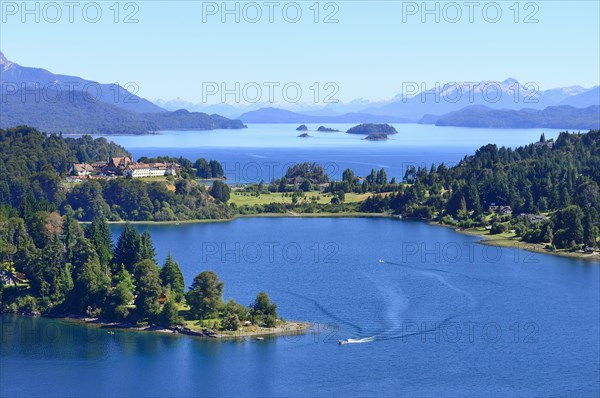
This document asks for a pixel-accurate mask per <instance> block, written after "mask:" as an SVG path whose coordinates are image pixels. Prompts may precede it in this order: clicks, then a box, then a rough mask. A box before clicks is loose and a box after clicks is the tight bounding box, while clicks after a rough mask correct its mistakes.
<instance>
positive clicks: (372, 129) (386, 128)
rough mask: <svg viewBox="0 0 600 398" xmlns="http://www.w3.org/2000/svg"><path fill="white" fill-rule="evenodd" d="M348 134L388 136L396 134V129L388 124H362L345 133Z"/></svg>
mask: <svg viewBox="0 0 600 398" xmlns="http://www.w3.org/2000/svg"><path fill="white" fill-rule="evenodd" d="M346 133H348V134H365V135H368V134H372V133H383V134H386V135H389V134H398V132H397V131H396V129H395V128H394V127H393V126H390V125H389V124H387V123H386V124H375V123H364V124H359V125H358V126H354V127H352V128H351V129H350V130H348V131H346Z"/></svg>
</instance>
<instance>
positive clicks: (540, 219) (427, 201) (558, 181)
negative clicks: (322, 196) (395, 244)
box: [340, 131, 600, 249]
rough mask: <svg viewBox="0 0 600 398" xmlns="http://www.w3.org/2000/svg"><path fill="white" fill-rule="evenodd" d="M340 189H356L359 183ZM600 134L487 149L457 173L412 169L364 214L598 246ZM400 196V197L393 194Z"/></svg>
mask: <svg viewBox="0 0 600 398" xmlns="http://www.w3.org/2000/svg"><path fill="white" fill-rule="evenodd" d="M344 184H345V185H343V186H342V187H340V189H343V190H345V189H346V188H348V189H350V190H357V189H360V188H361V187H358V185H357V183H356V179H350V178H348V179H346V181H345V182H344ZM599 184H600V132H599V131H590V132H589V133H587V134H569V133H561V134H560V136H559V137H558V139H557V140H556V142H553V141H546V139H545V137H544V136H542V137H541V139H540V141H539V142H538V143H535V144H531V145H528V146H525V147H520V148H517V149H514V150H513V149H510V148H504V147H502V148H498V147H496V145H486V146H484V147H482V148H480V149H479V150H478V151H477V152H476V153H475V155H473V156H467V157H465V158H464V159H463V161H461V162H460V164H458V165H457V166H455V167H451V168H446V167H445V166H444V165H443V164H441V165H439V166H438V167H437V168H436V167H434V166H432V167H431V168H430V169H426V168H418V169H414V168H412V169H409V170H407V172H406V174H405V176H404V184H401V185H399V186H398V185H393V184H386V183H385V181H381V184H379V185H378V187H377V188H378V189H380V190H382V191H393V192H392V193H390V194H387V195H385V194H381V195H376V196H373V197H371V198H369V199H367V200H366V201H365V202H364V203H363V204H362V206H361V207H360V209H361V211H365V212H382V211H390V212H393V213H395V214H401V215H404V216H409V217H418V218H423V219H427V220H437V221H440V222H441V223H445V224H452V225H457V226H459V227H463V228H470V227H473V226H488V227H490V233H502V232H504V231H506V230H511V229H512V230H514V231H515V232H516V234H517V235H518V236H520V237H522V238H523V240H525V241H527V242H532V243H548V244H549V245H553V246H554V247H556V248H569V249H574V248H579V247H581V246H584V245H585V246H589V247H597V246H598V222H599V212H600V197H599V193H600V191H599V189H598V186H599ZM394 191H395V192H394Z"/></svg>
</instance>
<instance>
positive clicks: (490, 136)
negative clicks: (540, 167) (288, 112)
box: [107, 124, 559, 183]
mask: <svg viewBox="0 0 600 398" xmlns="http://www.w3.org/2000/svg"><path fill="white" fill-rule="evenodd" d="M297 126H298V125H296V124H250V125H248V128H247V129H243V130H212V131H165V132H162V133H161V134H158V135H153V136H147V135H146V136H110V137H107V138H109V139H110V140H113V141H115V142H117V143H119V144H121V145H123V146H125V148H127V149H128V150H129V151H131V152H132V154H133V156H134V158H136V159H137V158H139V157H141V156H159V155H169V156H184V157H187V158H188V159H192V160H195V159H197V158H199V157H205V158H209V159H216V160H218V161H220V162H221V163H222V164H223V167H224V169H225V174H226V175H227V177H228V179H229V180H230V182H240V183H248V182H260V180H261V179H262V180H264V181H267V182H268V181H271V179H273V178H279V177H281V175H283V174H285V171H286V170H287V168H288V167H289V166H290V165H292V164H295V163H300V162H318V163H320V164H321V165H323V166H324V167H325V168H326V170H327V172H328V174H329V176H330V177H331V178H333V179H341V175H342V172H343V171H344V170H345V169H346V168H351V169H352V170H354V172H355V173H356V174H357V175H361V176H364V175H367V174H368V173H369V172H370V171H371V169H372V168H375V169H379V168H382V167H383V168H385V169H386V171H387V174H388V177H390V178H391V177H396V178H402V177H403V176H404V172H405V170H406V167H408V166H415V167H418V166H425V167H429V166H431V164H436V165H438V164H440V163H442V162H444V163H446V164H447V165H453V164H456V163H457V162H458V161H460V160H461V159H462V158H463V157H464V156H465V155H467V154H472V153H474V151H475V150H476V149H477V148H479V147H481V146H483V145H486V144H488V143H495V144H497V145H498V146H509V147H515V146H519V145H525V144H529V143H531V142H535V141H537V140H538V139H539V137H540V135H541V133H542V132H545V134H546V138H556V137H557V136H558V133H559V130H550V129H479V128H463V127H436V126H430V125H420V124H395V125H394V127H395V128H396V130H397V131H398V134H396V135H394V136H390V139H389V140H388V141H385V142H370V141H365V140H363V138H364V136H360V135H352V134H346V133H345V132H344V131H346V130H347V129H349V128H350V127H352V126H353V124H328V125H327V126H328V127H332V128H336V129H338V130H340V132H338V133H319V132H316V131H314V130H316V129H317V128H318V125H316V124H315V125H313V124H309V125H307V126H308V128H309V129H310V130H312V131H309V134H310V135H312V136H313V137H311V138H298V137H297V135H298V134H299V132H297V131H296V127H297Z"/></svg>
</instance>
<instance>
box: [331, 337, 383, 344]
mask: <svg viewBox="0 0 600 398" xmlns="http://www.w3.org/2000/svg"><path fill="white" fill-rule="evenodd" d="M373 341H375V336H371V337H365V338H364V339H347V340H340V341H339V343H340V345H344V344H364V343H371V342H373Z"/></svg>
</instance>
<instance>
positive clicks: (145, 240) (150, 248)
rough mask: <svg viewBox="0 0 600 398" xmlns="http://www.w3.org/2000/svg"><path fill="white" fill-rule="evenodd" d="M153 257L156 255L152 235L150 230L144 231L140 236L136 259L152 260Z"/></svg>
mask: <svg viewBox="0 0 600 398" xmlns="http://www.w3.org/2000/svg"><path fill="white" fill-rule="evenodd" d="M154 257H156V250H155V249H154V244H153V243H152V237H151V236H150V232H148V231H144V232H142V235H141V237H140V250H139V252H138V256H137V261H142V260H154Z"/></svg>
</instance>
